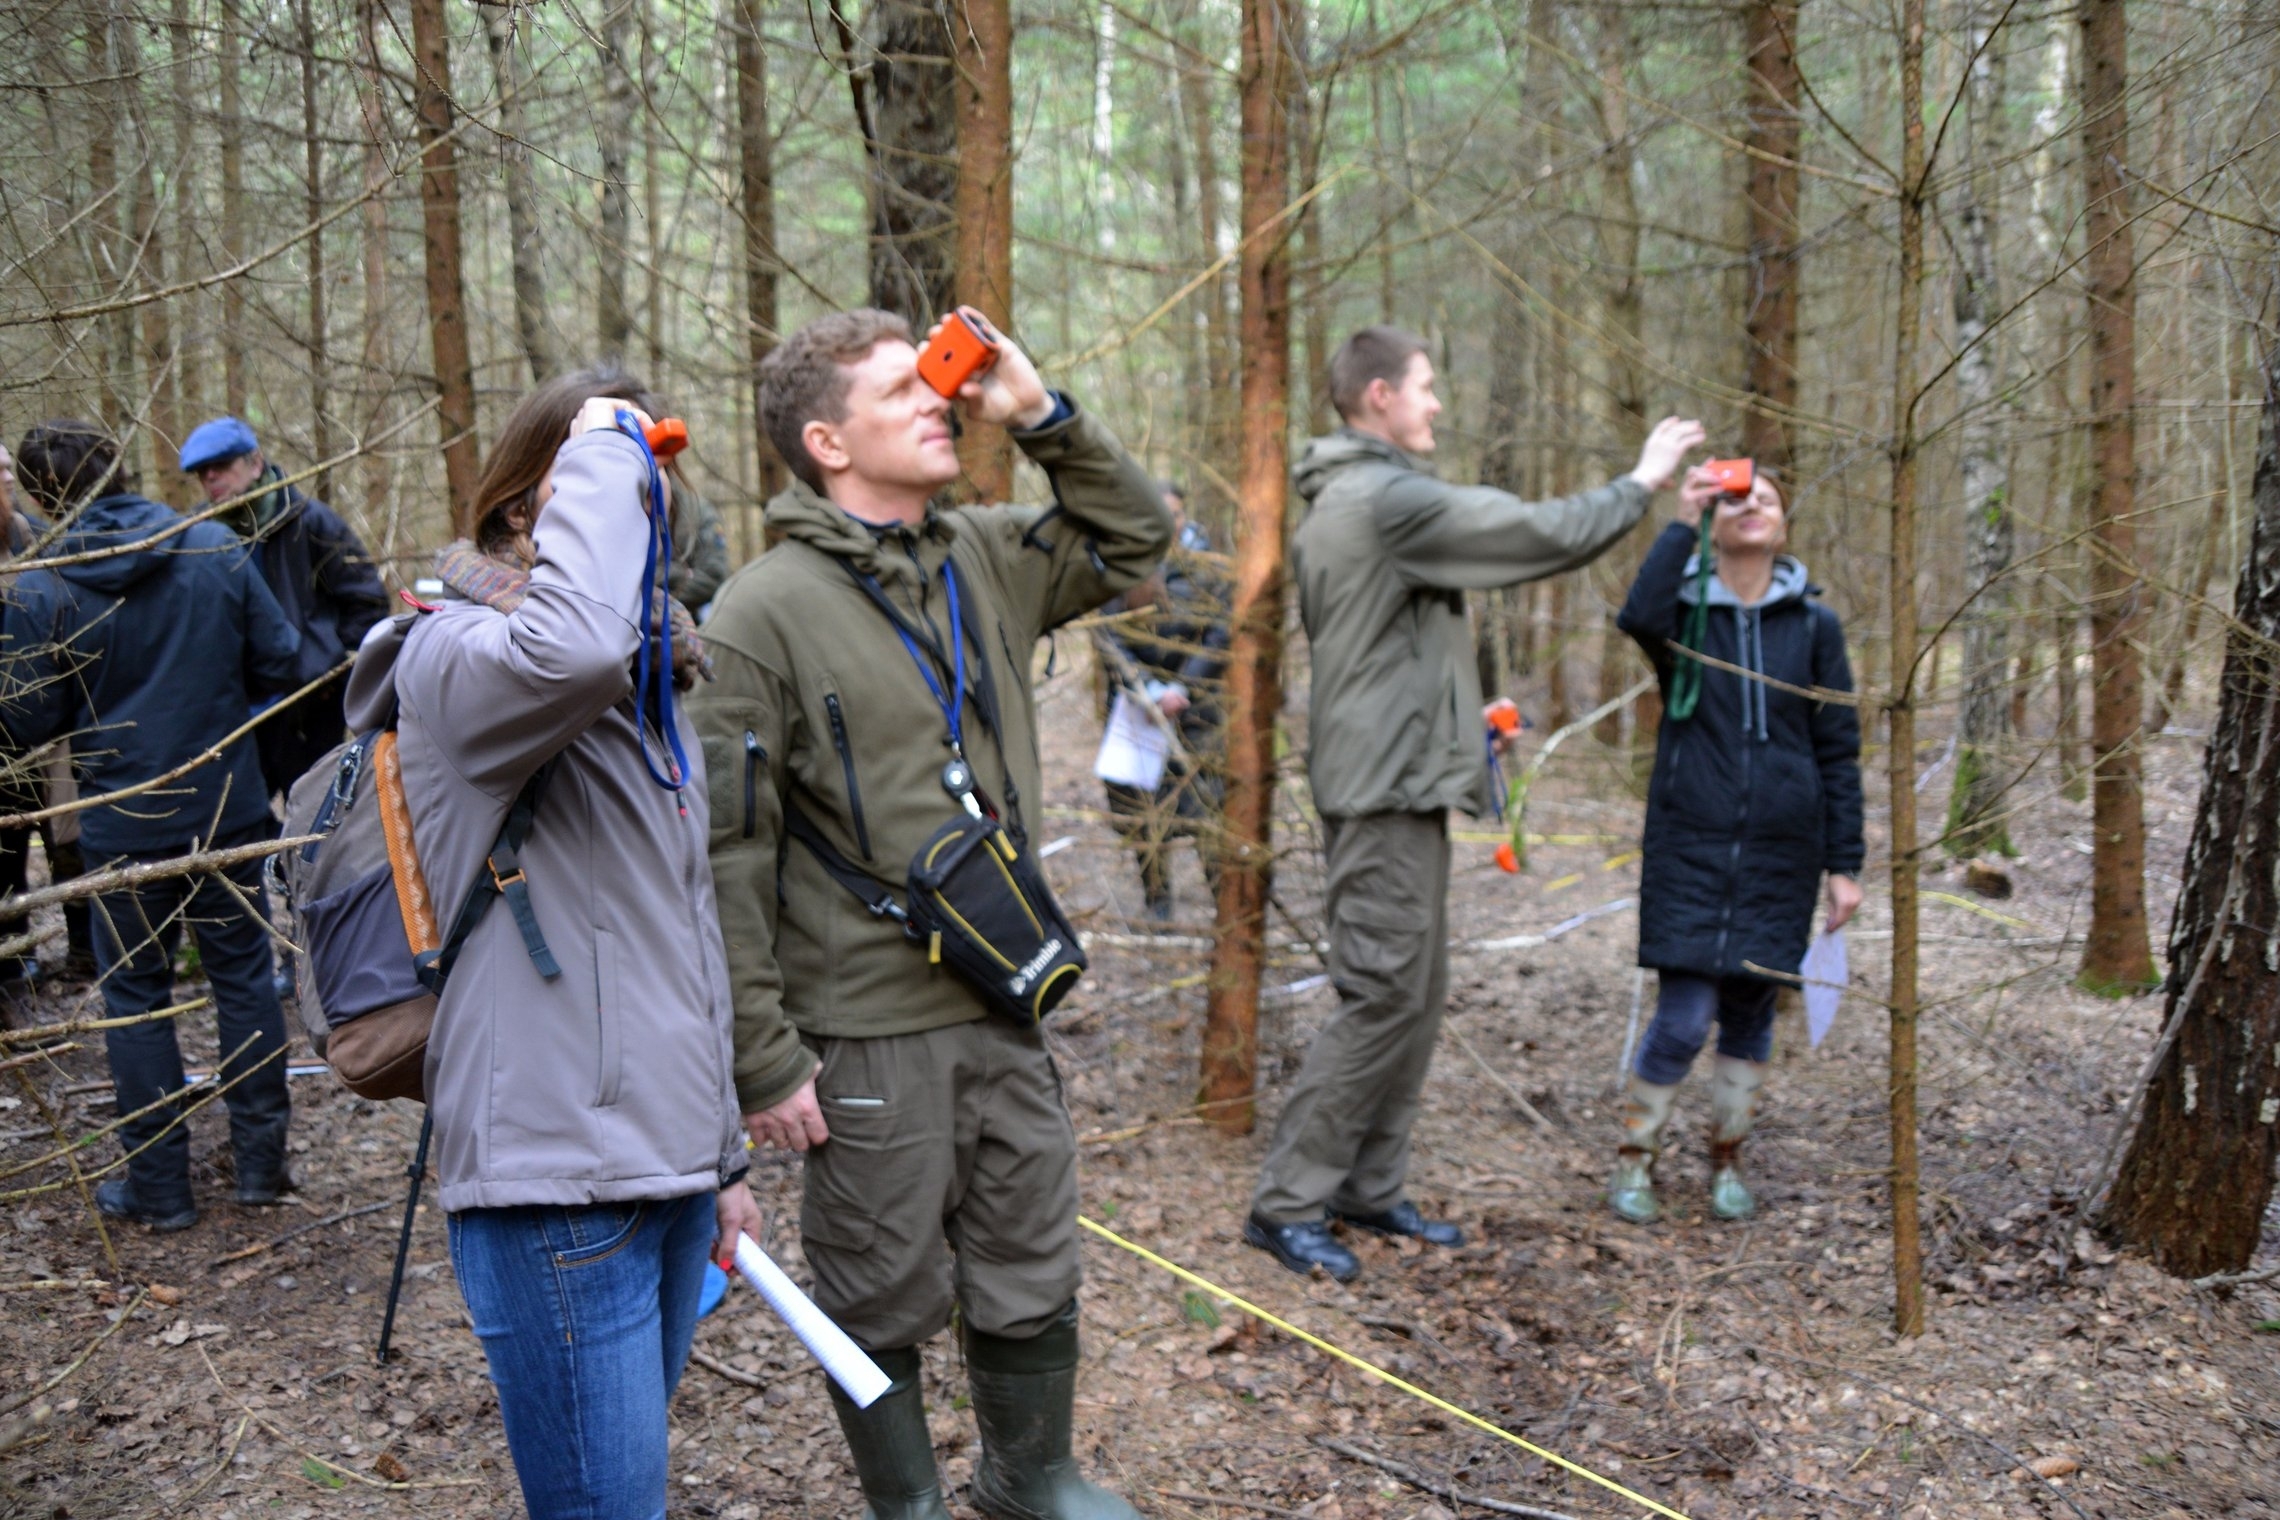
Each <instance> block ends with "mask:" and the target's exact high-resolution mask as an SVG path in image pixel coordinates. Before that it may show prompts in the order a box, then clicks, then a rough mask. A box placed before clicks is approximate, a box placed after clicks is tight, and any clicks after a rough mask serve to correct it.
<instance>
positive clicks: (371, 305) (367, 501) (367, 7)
mask: <svg viewBox="0 0 2280 1520" xmlns="http://www.w3.org/2000/svg"><path fill="white" fill-rule="evenodd" d="M381 3H382V0H359V3H358V5H357V26H358V53H357V66H358V69H359V72H360V73H361V75H362V78H361V80H360V81H359V85H360V88H359V89H358V91H357V104H358V108H359V110H360V112H361V114H362V119H363V122H364V189H365V194H366V200H365V202H364V207H363V211H362V216H363V221H364V228H363V237H364V250H363V253H364V257H363V263H364V347H363V353H362V362H363V366H364V374H365V377H366V383H367V384H369V385H370V386H371V387H372V396H371V400H370V401H369V403H368V404H367V405H366V408H365V413H364V423H363V425H364V430H365V431H366V432H367V433H370V432H373V431H375V430H376V429H377V428H378V427H379V426H380V424H381V423H382V421H383V419H384V418H385V416H386V414H387V411H388V403H389V400H390V399H391V392H392V390H393V384H392V377H393V376H394V375H395V372H396V364H395V343H394V341H393V338H392V335H391V333H390V329H389V325H388V202H387V198H386V197H385V196H383V195H382V194H381V193H380V192H381V191H382V190H383V189H384V188H385V187H386V186H387V183H388V179H389V171H388V152H387V145H388V144H389V143H390V142H392V141H394V140H395V137H394V133H393V130H392V129H391V126H390V124H389V121H388V99H389V96H388V92H387V84H386V79H385V76H384V75H383V74H382V72H381V68H380V6H381ZM394 485H395V481H394V471H393V467H392V466H391V465H390V463H389V457H388V451H387V450H386V449H372V450H370V451H368V452H367V453H366V454H365V456H364V523H365V531H366V534H367V537H366V540H365V541H366V542H367V543H368V544H372V545H374V546H375V549H376V552H377V554H378V556H379V561H380V564H381V566H382V567H383V568H382V573H383V574H384V575H385V574H390V573H392V572H391V570H390V568H389V561H390V560H391V559H392V557H393V556H394V554H395V551H396V544H395V528H396V522H395V517H394V515H393V513H392V512H391V511H390V510H389V509H390V508H391V506H392V505H393V501H392V498H393V496H394Z"/></svg>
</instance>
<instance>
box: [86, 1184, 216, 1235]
mask: <svg viewBox="0 0 2280 1520" xmlns="http://www.w3.org/2000/svg"><path fill="white" fill-rule="evenodd" d="M95 1207H97V1208H98V1209H101V1210H102V1211H103V1214H104V1217H105V1218H108V1219H124V1220H126V1221H127V1222H128V1223H130V1224H139V1225H142V1226H144V1227H146V1228H148V1229H151V1230H155V1231H157V1232H158V1233H159V1234H161V1235H172V1234H173V1233H175V1232H176V1231H177V1230H187V1229H189V1228H190V1226H192V1225H194V1224H196V1223H197V1222H198V1205H197V1204H195V1203H192V1202H190V1201H189V1200H188V1199H184V1200H183V1201H182V1202H181V1204H180V1205H179V1207H174V1208H168V1207H163V1206H155V1207H154V1206H152V1205H148V1204H145V1203H144V1202H143V1201H142V1199H141V1198H139V1197H138V1196H136V1193H135V1185H134V1183H133V1181H131V1180H130V1179H128V1178H125V1177H113V1178H112V1179H111V1180H110V1181H108V1182H102V1183H98V1184H96V1187H95Z"/></svg>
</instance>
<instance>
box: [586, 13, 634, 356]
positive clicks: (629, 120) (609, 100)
mask: <svg viewBox="0 0 2280 1520" xmlns="http://www.w3.org/2000/svg"><path fill="white" fill-rule="evenodd" d="M632 40H633V0H616V6H615V8H614V9H613V10H611V11H610V12H609V14H608V16H607V17H606V18H605V20H604V21H603V23H602V112H601V116H602V119H601V123H600V125H601V146H602V205H601V214H600V215H599V216H598V217H597V218H596V224H595V241H594V270H595V279H594V341H595V344H596V346H597V348H598V349H599V351H600V356H601V358H602V359H603V360H605V361H610V360H615V361H617V362H619V363H623V362H624V361H625V353H626V345H627V343H628V341H629V340H630V339H631V338H632V336H633V308H632V307H630V306H629V305H627V304H626V296H625V266H626V249H627V248H628V247H630V246H631V243H630V239H631V238H632V235H633V212H632V203H631V199H630V196H629V193H628V188H627V185H626V182H625V166H626V155H627V153H629V152H630V151H631V150H632V145H633V70H632V67H631V66H630V64H629V63H628V61H627V58H626V49H627V48H628V47H629V46H630V45H631V43H632Z"/></svg>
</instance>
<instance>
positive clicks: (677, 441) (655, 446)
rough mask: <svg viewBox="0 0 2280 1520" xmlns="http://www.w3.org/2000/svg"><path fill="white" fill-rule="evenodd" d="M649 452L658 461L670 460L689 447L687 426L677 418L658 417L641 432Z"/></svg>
mask: <svg viewBox="0 0 2280 1520" xmlns="http://www.w3.org/2000/svg"><path fill="white" fill-rule="evenodd" d="M641 436H642V439H643V441H645V442H646V443H647V444H648V445H649V452H650V453H652V454H655V455H656V456H657V457H658V458H659V459H671V458H672V457H673V456H674V455H675V454H678V453H680V452H681V450H683V449H685V448H687V447H688V446H689V425H688V424H687V423H686V422H683V421H682V420H681V419H680V418H678V417H660V418H658V419H657V420H656V421H655V422H652V423H651V424H649V426H647V427H645V428H643V429H642V430H641Z"/></svg>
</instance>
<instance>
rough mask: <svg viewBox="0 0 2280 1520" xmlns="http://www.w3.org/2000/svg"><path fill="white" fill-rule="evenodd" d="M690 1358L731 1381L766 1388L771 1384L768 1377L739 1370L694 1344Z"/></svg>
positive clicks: (690, 1351)
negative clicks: (700, 1349)
mask: <svg viewBox="0 0 2280 1520" xmlns="http://www.w3.org/2000/svg"><path fill="white" fill-rule="evenodd" d="M689 1360H690V1361H692V1362H695V1363H696V1364H697V1365H698V1366H699V1367H702V1368H704V1369H705V1371H707V1372H710V1373H712V1374H713V1375H714V1376H716V1377H724V1378H727V1379H728V1380H729V1381H730V1382H732V1383H738V1384H741V1385H742V1386H744V1387H746V1388H766V1387H767V1386H769V1385H768V1380H767V1379H766V1378H763V1377H759V1376H757V1375H755V1374H753V1373H750V1372H739V1371H738V1370H737V1369H736V1368H734V1367H731V1366H729V1365H728V1363H726V1362H724V1361H722V1360H721V1359H720V1358H719V1357H717V1356H714V1355H713V1354H712V1353H711V1352H709V1351H699V1350H698V1349H697V1348H696V1347H694V1346H691V1347H690V1348H689Z"/></svg>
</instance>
